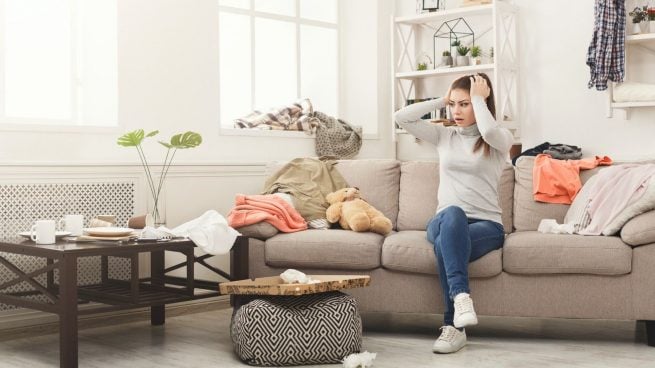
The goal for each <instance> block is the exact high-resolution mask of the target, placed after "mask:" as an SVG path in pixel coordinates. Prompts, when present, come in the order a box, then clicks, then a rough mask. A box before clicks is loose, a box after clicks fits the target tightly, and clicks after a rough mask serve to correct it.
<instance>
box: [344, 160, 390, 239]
mask: <svg viewBox="0 0 655 368" xmlns="http://www.w3.org/2000/svg"><path fill="white" fill-rule="evenodd" d="M336 167H337V170H339V172H340V173H341V175H342V176H343V178H344V179H346V181H347V182H348V185H350V186H352V187H357V188H359V191H360V193H361V195H362V198H363V199H365V200H366V201H367V202H368V203H370V204H371V205H372V206H373V207H375V208H377V209H378V210H379V211H380V212H382V213H383V214H384V215H385V216H386V217H387V218H388V219H389V220H391V223H392V224H393V228H394V229H395V228H396V221H397V219H398V192H399V191H400V162H399V161H396V160H368V159H367V160H339V163H338V164H337V166H336Z"/></svg>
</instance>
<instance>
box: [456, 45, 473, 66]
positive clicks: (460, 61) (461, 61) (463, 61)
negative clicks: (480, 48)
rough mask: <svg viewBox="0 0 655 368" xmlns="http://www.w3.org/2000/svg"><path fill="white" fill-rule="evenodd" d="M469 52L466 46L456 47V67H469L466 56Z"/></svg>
mask: <svg viewBox="0 0 655 368" xmlns="http://www.w3.org/2000/svg"><path fill="white" fill-rule="evenodd" d="M470 50H471V49H470V48H468V47H467V46H457V66H467V65H469V58H468V57H467V56H466V55H467V54H468V53H469V51H470Z"/></svg>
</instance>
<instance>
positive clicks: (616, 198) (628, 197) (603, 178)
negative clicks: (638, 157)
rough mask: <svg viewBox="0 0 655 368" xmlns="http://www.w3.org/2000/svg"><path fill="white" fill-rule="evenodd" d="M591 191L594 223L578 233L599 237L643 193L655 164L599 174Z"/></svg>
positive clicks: (608, 169)
mask: <svg viewBox="0 0 655 368" xmlns="http://www.w3.org/2000/svg"><path fill="white" fill-rule="evenodd" d="M596 175H598V180H596V181H595V182H594V185H593V187H591V188H590V203H589V210H588V211H589V216H590V217H591V222H590V223H589V225H588V226H587V227H586V228H584V229H582V230H581V231H580V232H579V233H580V234H582V235H600V234H601V233H602V232H603V230H604V229H605V228H606V227H607V225H609V224H610V223H611V222H612V220H613V219H614V218H615V217H616V216H617V215H618V214H619V213H621V211H623V209H625V208H626V206H628V204H629V203H631V202H634V201H635V200H637V199H638V198H639V197H640V196H641V195H643V193H644V189H645V187H644V184H645V183H646V182H647V181H648V180H650V178H652V177H653V176H654V175H655V164H643V165H640V164H624V165H617V166H614V167H610V168H607V169H604V170H602V171H600V172H599V173H598V174H596Z"/></svg>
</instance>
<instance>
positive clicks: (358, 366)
mask: <svg viewBox="0 0 655 368" xmlns="http://www.w3.org/2000/svg"><path fill="white" fill-rule="evenodd" d="M376 356H377V353H369V352H368V351H365V352H363V353H355V354H350V355H348V356H347V357H345V358H343V368H368V367H372V366H373V360H374V359H375V357H376Z"/></svg>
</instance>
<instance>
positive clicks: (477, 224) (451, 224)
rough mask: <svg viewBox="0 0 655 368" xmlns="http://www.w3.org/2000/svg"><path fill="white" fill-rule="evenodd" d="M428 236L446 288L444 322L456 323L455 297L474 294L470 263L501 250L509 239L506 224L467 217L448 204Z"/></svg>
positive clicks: (430, 225)
mask: <svg viewBox="0 0 655 368" xmlns="http://www.w3.org/2000/svg"><path fill="white" fill-rule="evenodd" d="M427 238H428V241H429V242H430V243H432V245H433V246H434V253H435V254H436V256H437V268H438V269H439V282H440V283H441V289H442V290H443V295H444V303H445V304H446V310H445V312H444V325H449V326H452V325H453V316H454V314H455V307H454V305H453V298H455V295H457V294H459V293H470V289H469V278H468V264H469V262H473V261H475V260H476V259H478V258H480V257H482V256H484V255H485V254H487V253H489V252H491V251H493V250H496V249H499V248H501V247H502V246H503V242H504V241H505V234H504V232H503V225H501V224H499V223H497V222H494V221H488V220H477V219H470V218H468V217H466V214H465V213H464V210H462V209H461V208H459V207H457V206H450V207H446V208H445V209H444V210H442V211H441V212H439V213H438V214H437V215H436V216H434V217H433V218H432V219H431V220H430V222H429V223H428V228H427Z"/></svg>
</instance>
